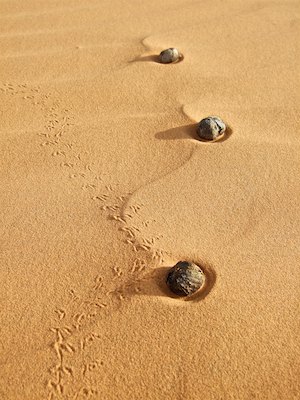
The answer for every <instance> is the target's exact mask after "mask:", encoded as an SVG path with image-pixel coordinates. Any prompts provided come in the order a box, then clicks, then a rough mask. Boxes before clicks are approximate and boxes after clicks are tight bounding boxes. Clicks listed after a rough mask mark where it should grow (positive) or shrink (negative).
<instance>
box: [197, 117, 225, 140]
mask: <svg viewBox="0 0 300 400" xmlns="http://www.w3.org/2000/svg"><path fill="white" fill-rule="evenodd" d="M225 130H226V125H225V123H224V122H223V121H222V120H221V118H219V117H207V118H204V119H202V120H201V121H200V122H199V124H198V127H197V134H198V136H199V138H200V139H201V140H206V141H214V140H217V139H220V138H221V137H222V136H223V135H224V133H225Z"/></svg>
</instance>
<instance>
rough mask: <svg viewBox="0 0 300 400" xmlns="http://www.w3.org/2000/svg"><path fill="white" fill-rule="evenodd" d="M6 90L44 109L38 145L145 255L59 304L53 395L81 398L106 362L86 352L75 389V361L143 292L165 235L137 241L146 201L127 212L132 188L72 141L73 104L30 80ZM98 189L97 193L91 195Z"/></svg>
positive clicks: (51, 382)
mask: <svg viewBox="0 0 300 400" xmlns="http://www.w3.org/2000/svg"><path fill="white" fill-rule="evenodd" d="M1 92H2V94H4V95H8V96H19V97H20V99H22V100H23V99H24V100H26V101H29V102H30V103H31V104H32V105H34V106H35V107H38V108H39V110H40V112H41V113H42V116H43V122H42V126H43V129H42V130H41V131H40V132H38V133H37V136H36V137H37V138H38V140H39V142H38V145H39V146H40V147H41V148H43V149H44V151H49V156H51V157H53V161H55V163H56V165H57V166H58V167H61V168H62V169H64V170H65V173H66V177H68V178H69V179H70V180H72V182H74V183H75V184H78V190H83V191H84V192H86V194H87V196H89V198H90V199H91V200H92V201H98V202H99V203H100V204H101V206H100V207H101V210H102V211H103V213H105V214H106V216H107V218H109V219H110V220H111V221H113V223H115V224H116V225H117V226H116V228H118V229H116V232H119V233H118V235H119V239H120V241H122V242H125V243H126V244H128V246H130V248H131V250H132V252H133V253H134V254H135V253H137V254H139V255H138V256H136V257H134V260H133V264H132V265H131V266H129V267H128V268H127V270H126V269H124V268H121V267H120V266H118V265H114V266H112V270H111V274H112V276H111V279H110V280H106V281H105V280H104V279H103V277H102V276H100V275H97V276H96V277H95V278H94V281H93V282H91V284H90V287H89V288H87V290H86V293H85V295H84V298H82V297H81V296H79V295H78V294H77V293H76V291H75V290H74V289H70V290H69V292H68V294H67V299H66V304H65V305H64V306H63V307H61V306H59V307H57V308H56V309H55V319H54V320H53V324H55V327H53V328H50V330H51V332H52V333H53V335H54V343H53V344H52V345H51V348H52V351H53V352H54V354H55V357H56V363H55V365H54V366H52V367H51V368H50V369H49V374H50V377H49V379H48V384H47V387H48V399H52V400H54V399H63V398H66V399H67V398H74V399H76V398H79V397H80V396H83V397H85V398H90V397H91V396H93V395H95V394H96V393H97V390H96V388H95V387H94V385H92V384H91V382H89V381H88V380H87V379H88V376H89V375H90V374H91V373H93V372H94V371H95V370H97V369H98V368H99V367H100V366H101V365H102V364H103V362H102V361H99V360H93V361H89V362H88V363H86V362H84V357H83V362H84V364H83V365H82V366H81V367H80V369H81V371H82V377H83V378H84V380H85V381H84V384H83V385H82V387H81V388H79V389H75V388H73V379H74V377H75V376H78V374H79V370H78V368H79V367H78V365H77V364H78V363H77V364H76V362H75V360H76V359H77V357H78V355H77V353H78V352H81V353H82V354H83V353H85V351H86V349H87V348H90V347H91V346H93V345H95V343H96V342H97V341H99V340H100V336H99V334H98V333H97V332H90V333H88V331H89V327H91V326H92V325H93V324H95V322H96V321H97V320H98V319H99V318H101V315H102V313H103V312H104V313H105V310H106V309H110V310H112V309H115V308H117V307H119V304H120V301H121V302H122V301H124V300H125V299H126V298H128V297H129V296H131V295H134V294H137V293H140V291H141V288H140V282H141V279H143V276H144V274H145V273H146V272H147V268H148V265H149V263H147V262H146V261H145V260H147V259H148V260H149V262H151V263H152V264H153V265H154V264H156V263H158V262H161V261H162V260H163V254H162V252H161V251H159V250H155V249H154V247H155V245H156V241H157V240H158V239H159V238H158V237H156V238H154V237H151V238H144V239H143V240H142V241H138V240H137V234H139V233H140V232H141V228H140V227H139V226H129V225H128V223H127V221H129V220H130V219H132V218H133V216H134V215H137V214H139V212H140V210H141V208H142V207H143V206H144V205H143V204H131V205H130V206H129V208H128V211H127V212H126V213H123V212H122V209H123V207H124V204H125V203H126V202H127V201H128V198H129V196H131V194H132V193H131V192H127V193H123V194H122V192H121V193H120V191H119V189H118V186H117V185H112V184H111V183H107V182H106V183H105V182H104V180H103V178H102V176H101V174H99V173H97V171H95V167H94V165H93V164H92V163H91V162H90V160H89V159H88V158H89V154H88V153H83V152H82V151H81V149H79V148H78V147H77V145H76V143H75V142H73V141H72V140H71V137H72V135H70V133H71V132H72V128H73V126H74V117H73V115H72V111H71V109H70V108H66V107H64V105H63V104H62V103H61V101H59V100H56V99H55V97H54V96H53V95H52V94H51V93H42V91H41V88H40V87H39V86H37V87H33V88H30V87H29V86H28V85H27V84H14V83H5V84H2V85H0V94H1ZM92 192H95V194H93V195H92V196H91V194H92ZM97 192H98V193H97ZM100 204H99V205H100ZM150 222H151V221H143V222H142V224H141V225H142V226H143V225H145V226H147V224H149V223H150ZM149 255H152V257H149ZM116 283H117V287H116ZM57 324H58V325H60V326H57ZM70 396H72V397H70Z"/></svg>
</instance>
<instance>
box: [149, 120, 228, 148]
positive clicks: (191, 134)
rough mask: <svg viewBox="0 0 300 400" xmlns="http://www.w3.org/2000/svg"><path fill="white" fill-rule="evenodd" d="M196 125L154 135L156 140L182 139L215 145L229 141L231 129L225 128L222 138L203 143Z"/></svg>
mask: <svg viewBox="0 0 300 400" xmlns="http://www.w3.org/2000/svg"><path fill="white" fill-rule="evenodd" d="M197 125H198V124H189V125H183V126H180V127H178V128H172V129H168V130H166V131H161V132H157V133H156V134H155V137H156V139H159V140H183V139H195V140H197V141H198V142H201V143H206V144H215V143H222V142H224V141H225V140H227V139H229V137H230V136H231V135H232V129H231V128H230V127H228V126H227V128H226V132H225V134H224V136H222V137H221V138H220V139H218V140H216V141H213V142H211V141H203V140H200V139H199V137H198V135H197Z"/></svg>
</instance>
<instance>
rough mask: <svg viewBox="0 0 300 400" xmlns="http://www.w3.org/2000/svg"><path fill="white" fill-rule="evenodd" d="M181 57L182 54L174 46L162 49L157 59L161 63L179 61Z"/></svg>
mask: <svg viewBox="0 0 300 400" xmlns="http://www.w3.org/2000/svg"><path fill="white" fill-rule="evenodd" d="M181 58H182V55H181V54H180V53H179V51H178V50H177V49H175V48H174V47H171V48H169V49H166V50H163V51H162V52H161V53H160V55H159V61H160V62H161V63H162V64H170V63H174V62H176V61H179V60H180V59H181Z"/></svg>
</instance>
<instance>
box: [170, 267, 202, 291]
mask: <svg viewBox="0 0 300 400" xmlns="http://www.w3.org/2000/svg"><path fill="white" fill-rule="evenodd" d="M204 280H205V275H204V273H203V271H202V269H201V268H200V267H199V266H198V265H196V264H194V263H191V262H188V261H179V262H178V263H177V264H176V265H174V267H172V268H171V269H170V271H169V273H168V276H167V285H168V286H169V288H170V289H171V290H172V292H173V293H175V294H177V295H178V296H189V295H192V294H193V293H195V292H197V290H199V289H200V288H201V286H202V285H203V284H204Z"/></svg>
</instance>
